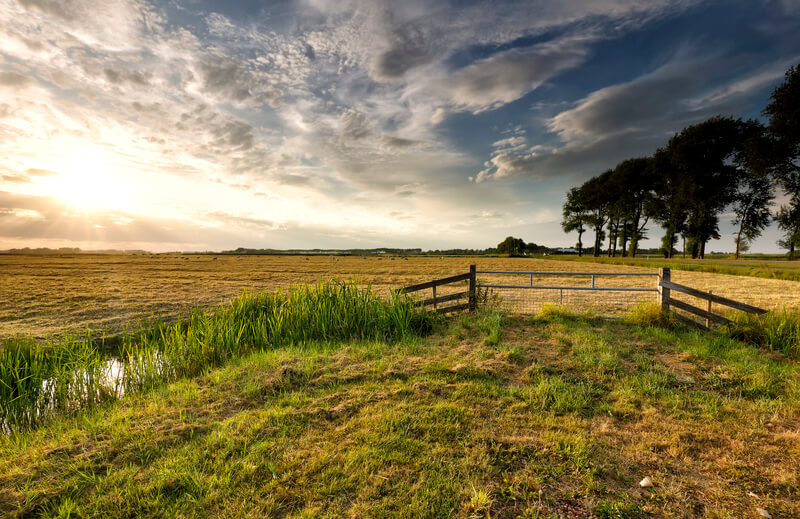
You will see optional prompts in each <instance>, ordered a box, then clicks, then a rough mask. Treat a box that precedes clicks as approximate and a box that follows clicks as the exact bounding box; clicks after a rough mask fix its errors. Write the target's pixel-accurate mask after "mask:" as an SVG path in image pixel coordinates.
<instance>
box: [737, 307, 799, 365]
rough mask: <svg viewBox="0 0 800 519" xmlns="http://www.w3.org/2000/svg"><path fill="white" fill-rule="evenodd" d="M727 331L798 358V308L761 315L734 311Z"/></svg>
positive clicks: (739, 337) (742, 338)
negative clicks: (731, 322) (732, 322)
mask: <svg viewBox="0 0 800 519" xmlns="http://www.w3.org/2000/svg"><path fill="white" fill-rule="evenodd" d="M731 317H732V319H733V321H734V324H733V325H731V326H729V327H728V328H727V330H726V331H727V333H728V334H729V335H731V336H732V337H736V338H738V339H741V340H743V341H746V342H749V343H751V344H755V345H757V346H760V347H763V348H768V349H770V350H774V351H780V352H783V353H784V354H785V355H787V356H789V357H792V358H794V359H800V309H797V308H795V309H787V308H784V309H782V310H773V311H772V312H768V313H766V314H764V315H762V316H755V315H753V314H746V313H742V312H737V313H734V314H733V315H732V316H731Z"/></svg>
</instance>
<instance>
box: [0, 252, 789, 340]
mask: <svg viewBox="0 0 800 519" xmlns="http://www.w3.org/2000/svg"><path fill="white" fill-rule="evenodd" d="M473 263H474V264H476V265H477V266H478V269H479V270H518V271H531V270H535V271H557V272H586V271H597V272H656V269H648V268H644V267H632V266H619V265H599V264H598V265H596V264H587V263H575V262H565V261H554V260H545V259H532V258H498V257H447V256H444V257H439V256H423V257H413V256H412V257H407V258H405V257H397V256H390V255H385V256H234V255H219V256H215V255H179V254H154V255H74V256H68V255H64V256H23V255H0V301H1V302H2V304H0V338H7V337H14V336H28V337H37V338H45V337H53V336H58V335H61V334H63V333H65V332H68V331H72V332H81V331H83V330H85V329H86V328H87V327H88V328H90V329H91V330H93V331H94V332H103V331H104V332H105V333H108V334H115V333H118V332H120V331H122V330H123V329H125V328H126V327H131V326H133V325H135V323H136V322H137V321H139V320H141V319H146V318H148V317H151V316H170V315H175V314H178V313H181V312H184V311H186V310H187V309H189V308H191V307H194V306H210V305H214V304H218V303H221V302H224V301H227V300H229V299H231V298H232V297H234V296H236V295H238V294H240V293H242V292H243V291H246V290H269V291H272V290H278V289H284V288H287V287H289V286H291V285H292V284H296V283H311V282H316V281H318V280H322V279H328V278H337V279H343V280H353V279H357V280H360V281H362V282H364V283H366V284H371V285H372V287H373V288H375V289H376V290H377V291H378V292H388V291H389V290H391V289H393V288H398V287H401V286H404V285H408V284H412V283H419V282H423V281H427V280H430V279H433V278H436V277H442V276H448V275H452V274H458V273H462V272H466V271H467V270H468V269H469V265H470V264H473ZM483 279H484V280H485V281H492V280H493V278H491V276H483ZM645 280H646V281H645ZM672 280H673V281H674V282H677V283H682V284H686V285H689V286H692V287H695V288H698V289H701V290H713V291H714V293H715V294H718V295H721V296H725V297H730V298H732V299H736V300H739V301H743V302H746V303H750V304H753V305H757V306H761V307H764V308H779V307H781V306H784V305H786V306H800V284H798V283H797V282H793V281H784V280H776V279H759V278H752V277H743V276H732V275H724V274H709V273H703V272H688V271H677V270H673V271H672ZM506 281H507V280H506ZM556 281H557V282H558V283H561V284H575V283H579V282H580V283H585V282H586V280H581V281H576V280H572V281H570V280H569V279H567V278H561V279H558V280H556V278H553V279H552V280H548V279H543V280H541V279H540V280H538V282H542V283H546V282H547V283H549V282H556ZM603 282H607V281H603ZM614 283H615V284H617V285H622V284H624V283H636V284H637V285H638V286H642V283H646V284H650V285H654V283H655V281H654V280H653V279H652V278H638V279H636V278H633V279H629V280H615V281H614Z"/></svg>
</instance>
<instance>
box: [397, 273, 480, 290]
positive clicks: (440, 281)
mask: <svg viewBox="0 0 800 519" xmlns="http://www.w3.org/2000/svg"><path fill="white" fill-rule="evenodd" d="M469 277H470V273H469V272H467V273H465V274H456V275H455V276H450V277H446V278H441V279H434V280H433V281H426V282H425V283H419V284H417V285H409V286H407V287H403V288H401V289H400V291H402V292H405V293H410V292H416V291H418V290H425V289H426V288H433V287H435V286H439V285H446V284H448V283H455V282H456V281H464V280H465V279H469Z"/></svg>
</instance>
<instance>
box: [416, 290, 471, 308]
mask: <svg viewBox="0 0 800 519" xmlns="http://www.w3.org/2000/svg"><path fill="white" fill-rule="evenodd" d="M468 295H469V292H458V293H456V294H447V295H446V296H439V297H431V298H430V299H426V300H424V301H422V302H421V304H422V305H423V306H424V305H432V304H433V303H436V304H439V303H446V302H447V301H455V300H456V299H461V298H462V297H467V296H468Z"/></svg>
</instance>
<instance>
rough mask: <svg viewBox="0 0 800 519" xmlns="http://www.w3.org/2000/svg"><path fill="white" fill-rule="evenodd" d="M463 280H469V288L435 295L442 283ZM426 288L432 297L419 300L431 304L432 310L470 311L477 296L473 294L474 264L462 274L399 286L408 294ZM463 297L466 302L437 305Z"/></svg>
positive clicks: (473, 307) (444, 311)
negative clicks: (429, 290)
mask: <svg viewBox="0 0 800 519" xmlns="http://www.w3.org/2000/svg"><path fill="white" fill-rule="evenodd" d="M465 280H469V288H468V289H467V291H465V292H456V293H454V294H447V295H442V296H437V295H436V288H437V287H440V286H443V285H449V284H451V283H458V282H460V281H465ZM428 288H430V289H432V290H433V297H431V298H428V299H424V300H422V301H420V304H421V305H423V306H433V310H434V311H435V312H437V313H441V314H443V313H449V312H458V311H460V310H468V311H470V312H472V311H474V310H475V308H476V306H477V298H476V295H475V265H470V266H469V272H466V273H464V274H456V275H455V276H449V277H446V278H441V279H434V280H433V281H426V282H425V283H419V284H417V285H409V286H407V287H403V288H401V289H400V291H401V292H405V293H407V294H410V293H412V292H419V291H420V290H426V289H428ZM463 298H467V302H466V303H461V304H457V305H450V306H445V307H440V306H439V305H440V304H441V303H448V302H451V301H458V300H459V299H463Z"/></svg>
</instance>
